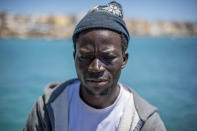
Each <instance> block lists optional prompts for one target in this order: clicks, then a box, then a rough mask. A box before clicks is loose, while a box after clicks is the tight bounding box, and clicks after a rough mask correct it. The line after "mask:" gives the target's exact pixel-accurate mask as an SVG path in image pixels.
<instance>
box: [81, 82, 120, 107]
mask: <svg viewBox="0 0 197 131" xmlns="http://www.w3.org/2000/svg"><path fill="white" fill-rule="evenodd" d="M119 93H120V87H119V85H118V84H116V86H114V87H113V88H111V90H110V91H109V92H108V93H105V94H99V95H93V94H91V93H89V91H88V90H87V88H86V87H84V86H83V85H81V86H80V97H81V99H82V100H83V101H84V102H85V103H86V104H88V105H90V106H92V107H94V108H97V109H101V108H106V107H108V106H110V105H112V104H113V103H114V101H115V100H116V98H117V97H118V95H119Z"/></svg>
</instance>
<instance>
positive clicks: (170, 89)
mask: <svg viewBox="0 0 197 131" xmlns="http://www.w3.org/2000/svg"><path fill="white" fill-rule="evenodd" d="M128 52H129V61H128V63H127V66H126V67H125V69H124V70H123V71H122V74H121V78H120V82H122V83H124V84H126V85H129V86H130V87H132V88H134V89H135V90H136V91H137V92H138V93H139V94H140V95H141V96H142V97H144V98H145V99H146V100H148V101H149V102H150V103H151V104H153V105H155V106H156V107H158V111H159V113H160V115H161V118H162V119H163V121H164V123H165V125H166V127H167V129H168V130H169V131H195V130H197V124H196V123H197V38H192V37H182V38H162V37H157V38H153V37H136V38H132V39H131V41H130V43H129V48H128ZM75 77H76V71H75V65H74V61H73V45H72V41H71V40H70V39H67V40H46V39H18V38H12V39H3V38H1V39H0V130H2V131H20V130H22V128H23V127H24V124H25V121H26V118H27V116H28V113H29V111H30V110H31V108H32V106H33V104H34V103H35V101H36V100H37V98H38V96H40V95H42V94H43V89H44V87H45V85H47V84H48V83H50V82H56V81H65V80H68V79H70V78H75Z"/></svg>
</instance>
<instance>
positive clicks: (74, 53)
mask: <svg viewBox="0 0 197 131" xmlns="http://www.w3.org/2000/svg"><path fill="white" fill-rule="evenodd" d="M75 55H76V51H75V50H74V51H73V58H74V59H75Z"/></svg>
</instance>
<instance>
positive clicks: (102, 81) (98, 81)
mask: <svg viewBox="0 0 197 131" xmlns="http://www.w3.org/2000/svg"><path fill="white" fill-rule="evenodd" d="M107 82H108V81H107V80H106V79H88V80H87V83H88V84H89V85H92V86H104V85H106V84H107Z"/></svg>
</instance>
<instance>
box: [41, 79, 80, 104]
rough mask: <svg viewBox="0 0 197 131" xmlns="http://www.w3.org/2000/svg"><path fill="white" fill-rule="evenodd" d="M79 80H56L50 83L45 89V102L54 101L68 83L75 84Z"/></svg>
mask: <svg viewBox="0 0 197 131" xmlns="http://www.w3.org/2000/svg"><path fill="white" fill-rule="evenodd" d="M76 81H78V79H71V80H68V81H66V82H54V83H50V84H48V85H47V86H46V87H45V89H44V95H43V97H44V102H45V103H46V104H48V103H50V102H53V101H54V100H55V99H56V98H57V97H58V96H59V95H60V94H61V93H62V92H63V90H64V89H66V87H67V86H68V85H71V84H73V83H74V82H76Z"/></svg>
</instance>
